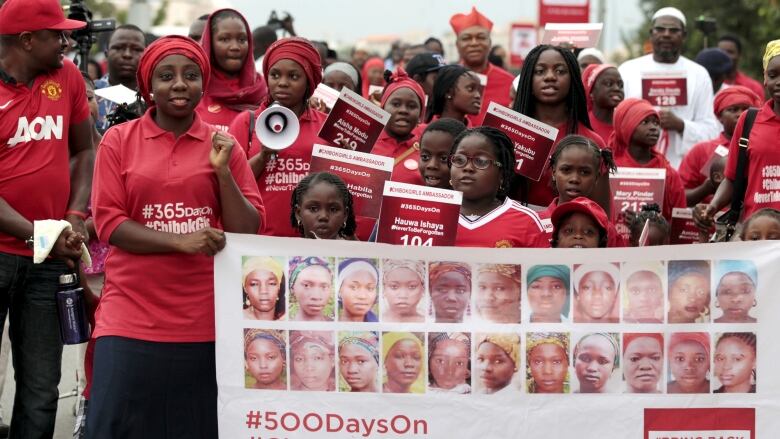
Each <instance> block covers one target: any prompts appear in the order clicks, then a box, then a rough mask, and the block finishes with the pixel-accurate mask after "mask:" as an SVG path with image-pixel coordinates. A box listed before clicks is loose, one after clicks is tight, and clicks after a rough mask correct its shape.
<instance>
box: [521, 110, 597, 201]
mask: <svg viewBox="0 0 780 439" xmlns="http://www.w3.org/2000/svg"><path fill="white" fill-rule="evenodd" d="M557 128H558V137H557V138H556V139H555V144H554V145H557V144H558V142H560V141H561V139H563V138H564V137H566V136H568V134H567V133H566V124H565V123H564V124H562V125H559V126H558V127H557ZM574 134H579V135H580V136H585V137H587V138H589V139H591V140H593V141H594V142H596V144H597V145H598V146H599V147H600V148H604V147H605V146H606V144H605V143H604V140H603V139H602V138H601V136H599V135H598V134H596V133H595V132H593V130H591V129H588V127H586V126H585V125H583V124H582V123H578V124H577V132H576V133H574ZM554 150H555V146H553V149H552V151H554ZM551 153H552V152H551ZM551 182H552V171H550V167H549V166H548V163H546V162H545V166H544V172H543V173H542V178H540V179H539V181H530V182H529V183H530V184H529V191H528V204H535V205H537V206H546V205H548V204H550V202H551V201H552V200H553V198H555V192H554V191H553V187H552V183H551Z"/></svg>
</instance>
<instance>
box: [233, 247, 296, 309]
mask: <svg viewBox="0 0 780 439" xmlns="http://www.w3.org/2000/svg"><path fill="white" fill-rule="evenodd" d="M285 265H286V261H285V260H284V258H272V257H268V256H258V257H244V263H243V265H242V267H241V274H242V278H241V286H242V290H243V295H244V303H243V310H244V319H246V320H284V318H285V313H286V309H285V308H286V301H285V299H284V293H285V290H286V288H285V279H284V271H285V270H284V267H285Z"/></svg>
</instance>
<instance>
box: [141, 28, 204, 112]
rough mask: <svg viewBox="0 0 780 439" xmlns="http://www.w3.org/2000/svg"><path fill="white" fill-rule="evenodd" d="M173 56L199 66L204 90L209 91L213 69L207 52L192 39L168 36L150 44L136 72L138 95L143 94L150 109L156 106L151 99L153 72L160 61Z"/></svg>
mask: <svg viewBox="0 0 780 439" xmlns="http://www.w3.org/2000/svg"><path fill="white" fill-rule="evenodd" d="M171 55H182V56H185V57H187V58H189V59H190V60H192V61H193V62H194V63H195V64H197V65H198V67H200V71H201V73H202V74H203V89H204V90H207V89H208V85H209V77H210V72H211V68H210V66H209V58H208V56H207V55H206V52H204V51H203V48H202V47H201V46H200V45H199V44H198V43H196V42H195V40H193V39H191V38H187V37H182V36H179V35H168V36H165V37H162V38H160V39H157V40H155V41H154V42H153V43H152V44H150V45H149V47H147V48H146V50H145V51H144V53H143V55H141V59H140V60H139V61H138V72H136V80H137V81H138V93H140V94H141V97H142V98H143V99H144V101H145V102H146V104H147V105H148V106H150V107H151V106H153V105H154V101H153V100H152V97H151V92H152V72H154V68H155V67H157V64H159V63H160V61H162V60H163V59H164V58H167V57H169V56H171Z"/></svg>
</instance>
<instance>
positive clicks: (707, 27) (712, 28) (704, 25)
mask: <svg viewBox="0 0 780 439" xmlns="http://www.w3.org/2000/svg"><path fill="white" fill-rule="evenodd" d="M696 29H698V30H700V31H701V32H702V33H703V34H704V35H712V34H714V33H715V32H717V31H718V22H717V21H716V20H715V19H714V18H711V17H705V16H704V15H700V16H699V17H698V18H696Z"/></svg>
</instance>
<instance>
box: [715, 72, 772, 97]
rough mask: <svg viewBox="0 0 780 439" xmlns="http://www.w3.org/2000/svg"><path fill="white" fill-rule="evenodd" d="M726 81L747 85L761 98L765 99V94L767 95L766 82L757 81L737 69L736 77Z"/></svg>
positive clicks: (729, 83)
mask: <svg viewBox="0 0 780 439" xmlns="http://www.w3.org/2000/svg"><path fill="white" fill-rule="evenodd" d="M724 82H725V83H726V84H728V85H741V86H743V87H747V88H749V89H750V90H752V91H753V93H755V94H756V95H757V96H758V97H759V98H761V99H764V96H766V92H765V91H764V84H762V83H760V82H758V81H756V80H755V79H753V78H751V77H750V76H748V75H746V74H744V73H742V72H740V71H739V70H737V76H736V77H734V81H724Z"/></svg>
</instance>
